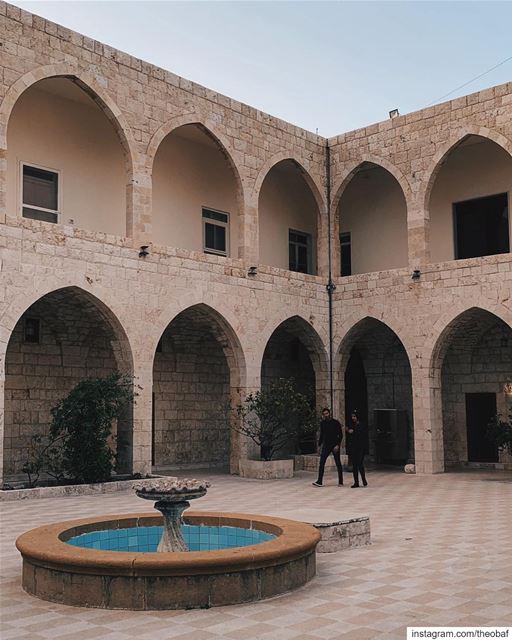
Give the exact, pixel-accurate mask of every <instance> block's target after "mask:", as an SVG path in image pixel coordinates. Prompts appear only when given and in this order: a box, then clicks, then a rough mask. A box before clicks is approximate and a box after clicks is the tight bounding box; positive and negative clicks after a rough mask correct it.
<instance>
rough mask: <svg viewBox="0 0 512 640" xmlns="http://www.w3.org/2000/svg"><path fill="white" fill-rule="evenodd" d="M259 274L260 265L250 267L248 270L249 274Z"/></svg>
mask: <svg viewBox="0 0 512 640" xmlns="http://www.w3.org/2000/svg"><path fill="white" fill-rule="evenodd" d="M257 274H258V267H249V271H248V272H247V275H248V276H255V275H257Z"/></svg>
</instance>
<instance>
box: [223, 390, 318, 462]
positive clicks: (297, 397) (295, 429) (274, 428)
mask: <svg viewBox="0 0 512 640" xmlns="http://www.w3.org/2000/svg"><path fill="white" fill-rule="evenodd" d="M236 413H237V415H238V417H239V421H238V422H237V424H236V425H235V426H234V429H235V431H238V432H239V433H241V434H243V435H245V436H247V437H249V438H250V439H251V440H252V441H253V442H255V443H256V444H257V445H258V446H259V448H260V453H261V459H262V460H272V459H273V457H274V456H275V455H276V453H277V452H278V451H279V450H280V449H282V448H283V447H284V446H285V445H287V444H293V445H295V444H296V442H297V440H298V438H299V437H300V436H301V435H303V434H304V433H308V432H312V431H314V430H315V429H316V426H317V416H316V412H315V410H314V409H313V408H312V407H311V404H310V400H309V398H308V397H307V396H306V395H304V394H303V393H299V392H298V391H296V389H295V380H294V379H293V378H280V379H278V380H276V381H274V382H272V383H271V384H270V385H269V386H268V387H266V388H265V389H262V390H261V391H256V393H251V394H249V395H248V396H247V398H246V399H245V401H244V402H243V403H242V404H239V405H238V406H237V408H236Z"/></svg>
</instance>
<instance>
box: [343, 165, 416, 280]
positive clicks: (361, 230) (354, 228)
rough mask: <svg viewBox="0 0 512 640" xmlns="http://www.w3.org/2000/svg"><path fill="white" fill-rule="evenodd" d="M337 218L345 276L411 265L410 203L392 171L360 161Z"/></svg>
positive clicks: (345, 191) (345, 190) (348, 185)
mask: <svg viewBox="0 0 512 640" xmlns="http://www.w3.org/2000/svg"><path fill="white" fill-rule="evenodd" d="M336 218H337V223H338V224H337V226H338V231H339V242H340V252H341V265H340V266H339V269H340V271H339V273H341V275H342V276H349V275H355V274H358V273H368V272H371V271H384V270H386V269H397V268H400V267H406V266H407V264H408V250H407V203H406V200H405V196H404V192H403V191H402V187H401V186H400V184H399V182H398V181H397V179H396V178H395V177H394V176H393V175H392V174H391V173H390V172H389V171H387V170H386V169H384V168H383V167H381V166H379V165H376V164H373V163H372V162H363V163H362V164H360V165H359V166H358V167H357V168H356V169H355V170H354V172H353V173H352V176H351V177H350V179H349V182H348V184H347V183H346V186H345V187H344V188H343V192H342V194H341V196H340V197H339V203H338V207H337V212H336Z"/></svg>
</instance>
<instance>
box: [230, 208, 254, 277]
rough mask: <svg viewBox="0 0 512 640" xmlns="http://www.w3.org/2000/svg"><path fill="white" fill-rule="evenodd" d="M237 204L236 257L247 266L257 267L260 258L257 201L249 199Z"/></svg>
mask: <svg viewBox="0 0 512 640" xmlns="http://www.w3.org/2000/svg"><path fill="white" fill-rule="evenodd" d="M239 206H240V207H241V211H240V215H239V216H238V258H240V259H241V260H243V261H244V262H245V263H246V265H247V266H249V267H257V266H258V265H259V260H260V246H259V220H258V202H257V200H254V199H250V200H248V201H246V202H244V203H242V202H241V203H240V205H239ZM234 257H237V256H234Z"/></svg>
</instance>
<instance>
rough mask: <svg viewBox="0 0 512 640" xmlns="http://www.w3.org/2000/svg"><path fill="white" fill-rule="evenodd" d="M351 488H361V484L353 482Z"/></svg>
mask: <svg viewBox="0 0 512 640" xmlns="http://www.w3.org/2000/svg"><path fill="white" fill-rule="evenodd" d="M350 488H351V489H358V488H359V485H358V484H353V485H352V486H351V487H350Z"/></svg>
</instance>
